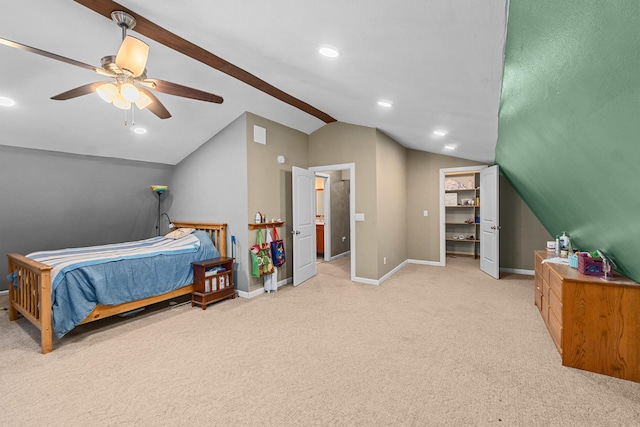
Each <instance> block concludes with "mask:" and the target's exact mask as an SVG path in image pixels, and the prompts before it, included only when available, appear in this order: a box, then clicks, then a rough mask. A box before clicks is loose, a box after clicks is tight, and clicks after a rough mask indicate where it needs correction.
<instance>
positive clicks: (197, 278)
mask: <svg viewBox="0 0 640 427" xmlns="http://www.w3.org/2000/svg"><path fill="white" fill-rule="evenodd" d="M191 264H192V265H193V293H192V294H191V307H194V306H195V305H199V306H201V307H202V309H203V310H206V309H207V304H211V303H214V302H216V301H220V300H223V299H225V298H235V297H236V290H235V288H234V286H233V258H230V257H218V258H211V259H206V260H203V261H194V262H192V263H191ZM214 267H222V268H224V270H222V271H219V272H215V271H214Z"/></svg>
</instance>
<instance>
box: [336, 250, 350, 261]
mask: <svg viewBox="0 0 640 427" xmlns="http://www.w3.org/2000/svg"><path fill="white" fill-rule="evenodd" d="M347 255H351V251H346V252H342V253H341V254H338V255H335V256H332V257H331V261H335V260H337V259H338V258H342V257H343V256H347Z"/></svg>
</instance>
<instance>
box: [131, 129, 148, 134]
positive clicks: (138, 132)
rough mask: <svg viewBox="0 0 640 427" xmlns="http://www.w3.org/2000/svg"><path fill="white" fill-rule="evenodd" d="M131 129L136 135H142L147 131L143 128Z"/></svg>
mask: <svg viewBox="0 0 640 427" xmlns="http://www.w3.org/2000/svg"><path fill="white" fill-rule="evenodd" d="M133 131H134V132H135V133H137V134H138V135H144V134H145V133H147V130H146V129H145V128H135V129H134V130H133Z"/></svg>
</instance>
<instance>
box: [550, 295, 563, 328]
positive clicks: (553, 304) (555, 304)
mask: <svg viewBox="0 0 640 427" xmlns="http://www.w3.org/2000/svg"><path fill="white" fill-rule="evenodd" d="M549 311H551V312H552V313H553V314H554V316H555V317H556V319H558V321H560V324H561V325H562V301H561V300H560V299H559V298H558V297H557V296H556V293H555V292H553V289H552V290H551V292H550V293H549Z"/></svg>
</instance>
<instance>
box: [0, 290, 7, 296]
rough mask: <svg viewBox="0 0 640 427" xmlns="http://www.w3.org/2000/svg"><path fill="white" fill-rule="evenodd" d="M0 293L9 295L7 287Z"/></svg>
mask: <svg viewBox="0 0 640 427" xmlns="http://www.w3.org/2000/svg"><path fill="white" fill-rule="evenodd" d="M0 295H9V289H7V290H6V291H0Z"/></svg>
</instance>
